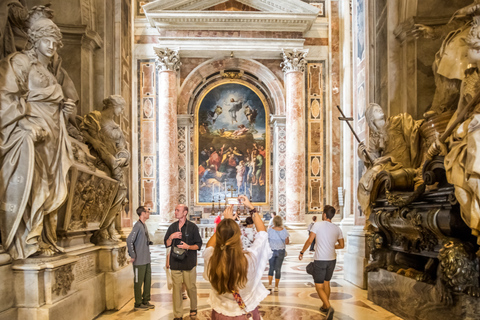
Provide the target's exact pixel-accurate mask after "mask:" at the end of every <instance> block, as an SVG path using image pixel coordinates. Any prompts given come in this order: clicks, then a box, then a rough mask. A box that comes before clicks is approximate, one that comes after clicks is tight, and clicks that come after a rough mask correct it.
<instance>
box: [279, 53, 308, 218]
mask: <svg viewBox="0 0 480 320" xmlns="http://www.w3.org/2000/svg"><path fill="white" fill-rule="evenodd" d="M307 53H308V50H296V49H294V50H288V51H287V50H284V51H283V53H282V57H283V62H282V64H281V67H283V72H284V73H285V91H286V106H285V107H286V135H287V136H286V158H285V162H286V177H287V181H286V182H287V183H286V196H287V214H286V221H287V223H290V224H295V223H304V222H305V180H306V178H305V174H306V173H305V92H304V91H305V86H304V75H303V72H304V71H305V65H306V59H305V57H306V55H307Z"/></svg>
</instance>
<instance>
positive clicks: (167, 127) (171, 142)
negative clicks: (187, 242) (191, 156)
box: [155, 48, 181, 222]
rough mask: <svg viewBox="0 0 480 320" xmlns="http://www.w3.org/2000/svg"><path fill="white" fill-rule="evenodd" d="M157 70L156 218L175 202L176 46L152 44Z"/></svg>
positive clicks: (167, 215) (167, 217)
mask: <svg viewBox="0 0 480 320" xmlns="http://www.w3.org/2000/svg"><path fill="white" fill-rule="evenodd" d="M155 53H156V54H157V58H156V61H155V64H156V66H157V70H158V116H157V119H158V126H157V128H158V138H159V139H158V150H159V152H158V167H159V168H160V170H159V179H158V188H159V194H160V208H159V213H160V221H161V222H167V221H171V220H173V217H174V211H175V206H176V205H177V202H178V149H177V71H178V70H179V68H180V64H181V63H180V58H179V56H178V51H177V50H170V49H168V48H155Z"/></svg>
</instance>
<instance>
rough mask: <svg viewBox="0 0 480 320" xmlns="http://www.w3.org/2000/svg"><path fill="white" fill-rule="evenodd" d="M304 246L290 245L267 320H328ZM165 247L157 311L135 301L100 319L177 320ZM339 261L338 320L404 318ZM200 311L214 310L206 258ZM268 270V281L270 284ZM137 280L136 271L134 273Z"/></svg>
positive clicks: (155, 295) (155, 256) (157, 267)
mask: <svg viewBox="0 0 480 320" xmlns="http://www.w3.org/2000/svg"><path fill="white" fill-rule="evenodd" d="M301 247H302V245H289V246H288V247H287V252H288V255H287V258H286V261H285V262H284V264H283V267H282V279H281V280H280V290H279V292H275V293H272V294H271V295H270V296H268V297H267V298H266V299H265V300H264V301H263V302H262V304H261V305H260V312H261V314H262V318H263V319H264V320H274V319H275V320H281V319H285V320H307V319H308V320H310V319H312V320H313V319H318V320H322V319H324V317H323V316H322V315H321V314H320V313H319V312H318V308H319V307H320V304H321V302H320V299H319V298H318V296H317V293H316V291H315V288H314V284H313V281H312V277H311V276H310V275H308V274H307V273H306V272H305V266H306V265H307V263H308V262H310V261H312V260H313V254H312V253H307V254H306V255H305V258H304V259H303V261H299V260H298V254H297V253H298V252H300V250H301ZM165 251H166V250H165V248H164V247H163V246H154V247H152V277H153V279H152V301H151V302H152V303H153V304H154V305H155V309H153V310H148V311H134V310H133V300H131V301H130V302H129V303H128V304H127V305H125V306H124V307H123V308H122V309H121V310H119V311H117V312H105V313H103V314H102V315H100V316H99V317H98V319H101V320H126V319H136V320H137V319H138V320H144V319H145V320H146V319H151V320H153V319H155V320H170V319H173V313H172V297H171V291H169V290H168V288H167V283H166V280H165V271H164V269H163V267H164V266H165ZM337 260H338V262H337V267H336V270H335V273H334V275H333V279H332V282H331V284H332V293H331V297H330V298H331V303H332V305H333V307H334V308H335V316H334V319H339V320H363V319H365V320H372V319H400V318H398V317H396V316H395V315H393V314H392V313H390V312H388V311H386V310H385V309H383V308H380V307H379V306H377V305H375V304H374V303H373V302H371V301H368V300H367V292H366V291H365V290H361V289H359V288H358V287H356V286H354V285H352V284H350V283H349V282H347V281H345V280H344V279H343V265H344V263H345V262H344V261H343V254H342V253H340V254H339V255H338V259H337ZM197 269H198V275H197V288H198V296H199V300H198V310H199V314H198V317H197V319H199V320H204V319H205V320H207V319H208V320H209V319H210V313H211V309H210V307H209V305H208V304H207V303H206V301H207V298H208V295H209V291H210V284H209V283H208V282H206V281H205V280H204V279H203V278H202V272H203V259H201V258H199V261H198V268H197ZM267 270H268V269H266V270H265V274H264V280H265V282H264V283H265V285H267V284H268V281H267ZM132 281H133V271H132ZM184 312H185V316H184V318H183V319H185V320H188V319H190V317H189V316H188V312H189V300H185V301H184Z"/></svg>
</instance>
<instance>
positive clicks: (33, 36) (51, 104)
mask: <svg viewBox="0 0 480 320" xmlns="http://www.w3.org/2000/svg"><path fill="white" fill-rule="evenodd" d="M50 17H51V11H50V10H48V9H47V8H46V7H43V6H42V7H34V8H32V11H31V12H30V17H29V21H28V25H29V29H28V46H27V48H26V49H25V50H24V51H23V52H15V53H12V54H10V55H9V56H7V57H6V58H4V59H2V60H1V62H0V200H1V207H0V210H1V211H2V213H1V214H0V230H1V235H2V243H3V247H4V248H5V250H7V251H8V252H9V253H10V255H11V256H12V258H13V259H25V258H27V257H29V256H31V255H33V254H35V253H37V252H41V253H43V254H46V255H53V254H54V253H57V252H61V251H62V248H60V247H58V246H57V244H56V243H57V236H56V214H57V210H58V208H59V207H60V206H61V205H62V204H63V203H64V202H65V200H66V197H67V193H68V190H67V172H68V170H69V168H70V166H71V165H72V161H73V156H72V150H71V145H70V142H69V141H68V140H67V136H68V133H67V128H66V122H67V121H68V120H67V119H68V118H69V117H71V116H72V115H73V114H74V113H75V108H76V106H75V104H76V102H77V101H78V96H77V93H76V91H75V87H74V85H73V82H72V81H71V79H70V77H69V76H68V74H67V73H66V71H65V70H64V69H63V68H62V67H61V62H62V60H61V58H60V57H59V56H58V55H57V49H58V48H60V47H61V46H62V34H61V32H60V29H59V28H58V27H57V25H56V24H55V23H53V21H52V20H51V19H50Z"/></svg>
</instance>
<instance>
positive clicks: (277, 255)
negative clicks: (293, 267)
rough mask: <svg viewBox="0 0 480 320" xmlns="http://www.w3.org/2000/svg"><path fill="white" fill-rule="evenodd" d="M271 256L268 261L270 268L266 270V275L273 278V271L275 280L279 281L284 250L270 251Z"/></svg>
mask: <svg viewBox="0 0 480 320" xmlns="http://www.w3.org/2000/svg"><path fill="white" fill-rule="evenodd" d="M272 251H273V255H272V257H271V258H270V260H269V261H268V262H269V263H270V268H269V269H268V275H269V276H271V277H273V272H274V271H275V279H280V274H281V272H282V264H283V259H285V249H281V250H272Z"/></svg>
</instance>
